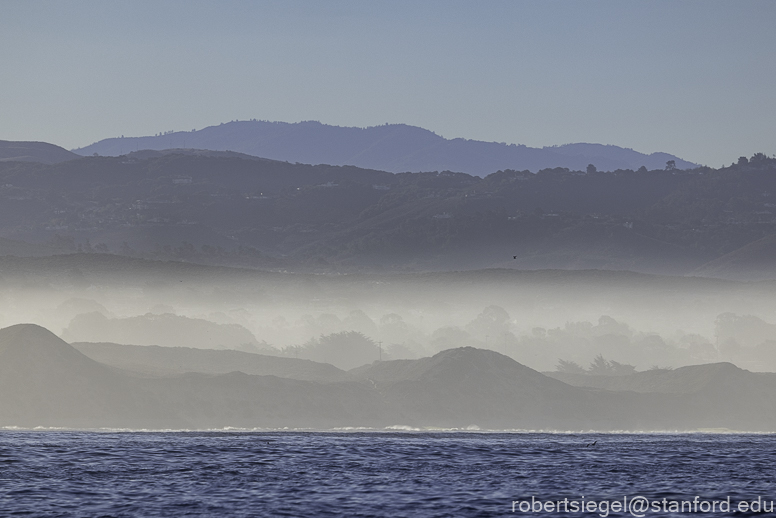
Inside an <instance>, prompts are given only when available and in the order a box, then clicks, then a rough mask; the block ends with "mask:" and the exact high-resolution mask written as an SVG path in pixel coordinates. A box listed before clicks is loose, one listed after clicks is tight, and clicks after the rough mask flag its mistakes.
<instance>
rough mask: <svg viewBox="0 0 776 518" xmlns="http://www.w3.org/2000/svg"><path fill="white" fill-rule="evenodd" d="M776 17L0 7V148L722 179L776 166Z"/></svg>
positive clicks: (278, 6) (561, 6)
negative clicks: (299, 151) (338, 128)
mask: <svg viewBox="0 0 776 518" xmlns="http://www.w3.org/2000/svg"><path fill="white" fill-rule="evenodd" d="M774 22H776V2H774V1H772V0H764V1H745V0H735V1H726V2H720V1H715V0H698V1H680V0H670V1H655V0H652V1H649V2H647V1H644V2H635V1H627V0H613V1H584V0H577V1H567V2H556V1H552V0H541V1H484V0H477V1H469V2H455V1H450V0H444V1H418V0H411V1H406V2H405V1H390V2H387V1H375V0H369V1H329V2H313V1H308V2H295V1H288V0H286V1H282V2H281V1H278V2H260V1H245V2H242V1H224V0H219V1H208V2H205V1H195V0H185V1H183V0H182V1H164V0H151V1H144V0H132V1H130V2H113V1H104V0H100V1H64V0H63V1H51V2H38V1H34V0H26V1H23V0H18V1H16V0H0V68H1V69H2V71H3V72H2V81H0V94H1V95H2V103H0V139H5V140H43V141H47V142H52V143H55V144H59V145H61V146H64V147H67V148H74V147H80V146H85V145H88V144H90V143H92V142H94V141H96V140H100V139H102V138H106V137H115V136H119V135H122V134H123V135H125V136H140V135H152V134H155V133H157V132H160V131H167V130H191V129H194V128H196V129H200V128H202V127H205V126H209V125H213V124H218V123H220V122H227V121H229V120H233V119H241V120H244V119H251V118H257V119H265V120H278V121H287V122H296V121H301V120H319V121H321V122H324V123H327V124H335V125H342V126H373V125H378V124H383V123H386V122H391V123H394V122H397V123H398V122H401V123H407V124H412V125H417V126H422V127H424V128H427V129H430V130H432V131H435V132H436V133H438V134H440V135H442V136H445V137H448V138H453V137H465V138H471V139H478V140H488V141H497V142H508V143H518V144H526V145H529V146H546V145H555V144H564V143H569V142H598V143H604V144H616V145H620V146H624V147H631V148H634V149H636V150H638V151H642V152H653V151H666V152H669V153H673V154H676V155H678V156H681V157H682V158H685V159H688V160H692V161H696V162H700V163H704V164H708V165H711V166H715V167H717V166H720V165H722V164H723V163H730V162H732V161H734V160H735V159H736V158H737V157H738V156H740V155H751V154H753V153H755V152H760V151H762V152H765V153H767V154H768V155H771V154H774V153H776V30H774Z"/></svg>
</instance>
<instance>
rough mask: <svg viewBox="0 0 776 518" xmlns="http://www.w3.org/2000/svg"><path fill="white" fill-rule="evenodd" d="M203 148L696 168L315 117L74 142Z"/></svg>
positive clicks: (462, 163) (425, 160)
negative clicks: (322, 120)
mask: <svg viewBox="0 0 776 518" xmlns="http://www.w3.org/2000/svg"><path fill="white" fill-rule="evenodd" d="M169 148H199V149H207V150H213V151H236V152H240V153H246V154H248V155H254V156H260V157H265V158H271V159H274V160H283V161H287V162H301V163H304V164H330V165H354V166H357V167H364V168H367V169H379V170H381V171H390V172H393V173H403V172H406V171H411V172H420V171H456V172H464V173H469V174H474V175H477V176H485V175H487V174H490V173H494V172H496V171H498V170H500V169H519V170H523V169H528V170H530V171H533V172H536V171H538V170H540V169H545V168H553V167H568V168H570V169H582V170H584V169H585V168H586V167H587V165H588V164H591V163H592V164H593V165H595V166H596V167H597V168H598V169H600V170H605V171H614V170H615V169H638V168H639V167H641V166H645V167H647V168H648V169H658V168H662V167H663V166H665V164H666V162H667V161H668V160H673V161H674V162H675V163H676V165H677V167H679V168H680V169H690V168H693V167H696V164H692V163H690V162H687V161H685V160H682V159H680V158H678V157H676V156H673V155H669V154H667V153H652V154H650V155H645V154H643V153H639V152H637V151H633V150H632V149H624V148H621V147H617V146H604V145H600V144H567V145H564V146H553V147H544V148H531V147H528V146H522V145H520V146H517V145H514V144H512V145H507V144H505V143H497V142H482V141H478V140H467V139H462V138H456V139H452V140H451V139H446V138H444V137H441V136H439V135H437V134H435V133H433V132H431V131H428V130H425V129H423V128H418V127H415V126H407V125H406V124H386V125H384V126H374V127H369V128H345V127H338V126H329V125H326V124H321V123H319V122H314V121H306V122H299V123H295V124H289V123H285V122H267V121H234V122H230V123H227V124H221V125H219V126H210V127H207V128H204V129H202V130H199V131H191V132H188V131H181V132H173V133H167V134H165V135H158V136H155V137H135V138H110V139H105V140H101V141H99V142H96V143H94V144H92V145H90V146H86V147H83V148H81V149H76V150H75V151H76V152H77V153H79V154H81V155H91V154H92V153H99V154H100V155H106V156H118V155H124V154H126V153H129V152H130V151H135V150H141V149H149V150H165V149H169Z"/></svg>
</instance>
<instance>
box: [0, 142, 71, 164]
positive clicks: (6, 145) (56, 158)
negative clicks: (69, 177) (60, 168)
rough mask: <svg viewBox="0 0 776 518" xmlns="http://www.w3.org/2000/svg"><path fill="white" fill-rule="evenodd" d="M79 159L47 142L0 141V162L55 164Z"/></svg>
mask: <svg viewBox="0 0 776 518" xmlns="http://www.w3.org/2000/svg"><path fill="white" fill-rule="evenodd" d="M76 158H80V155H76V154H75V153H73V152H71V151H68V150H67V149H65V148H62V147H59V146H55V145H54V144H49V143H47V142H18V141H11V140H0V162H41V163H44V164H56V163H59V162H66V161H68V160H74V159H76Z"/></svg>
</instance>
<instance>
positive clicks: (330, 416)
mask: <svg viewBox="0 0 776 518" xmlns="http://www.w3.org/2000/svg"><path fill="white" fill-rule="evenodd" d="M365 389H366V390H365ZM390 417H391V414H390V412H388V411H387V410H386V408H385V405H384V404H382V403H381V401H380V399H379V397H378V395H377V394H376V393H375V392H373V391H370V390H368V387H365V386H364V384H363V383H358V382H349V383H348V382H346V383H330V384H322V383H311V382H305V381H299V380H294V379H285V378H278V377H276V376H251V375H248V374H244V373H241V372H232V373H229V374H223V375H207V374H197V373H191V374H186V375H183V376H174V377H168V378H147V377H137V376H134V375H132V374H131V373H130V372H127V371H121V370H118V369H115V368H112V367H108V366H107V365H103V364H101V363H98V362H96V361H94V360H92V359H90V358H88V357H87V356H85V355H84V354H82V353H80V352H78V351H77V350H76V349H75V348H74V347H72V346H70V345H69V344H67V343H66V342H64V341H62V340H61V339H59V338H57V337H56V336H55V335H53V334H52V333H50V332H49V331H47V330H46V329H44V328H42V327H39V326H36V325H31V324H20V325H16V326H12V327H9V328H5V329H2V330H0V426H20V427H25V428H31V427H36V426H57V427H60V426H61V427H69V428H99V427H122V428H177V429H181V428H209V427H228V426H239V427H273V428H276V427H283V426H292V427H299V426H303V427H316V428H331V427H334V426H369V425H372V426H375V425H384V424H386V423H387V422H390V421H387V420H389V419H390Z"/></svg>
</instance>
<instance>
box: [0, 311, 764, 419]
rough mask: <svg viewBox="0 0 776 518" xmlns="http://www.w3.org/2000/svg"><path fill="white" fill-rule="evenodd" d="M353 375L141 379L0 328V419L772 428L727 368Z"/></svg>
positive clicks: (481, 359)
mask: <svg viewBox="0 0 776 518" xmlns="http://www.w3.org/2000/svg"><path fill="white" fill-rule="evenodd" d="M699 373H700V374H699ZM353 375H354V376H356V377H359V378H361V381H350V382H349V381H345V382H332V383H316V382H310V381H302V380H295V379H288V378H279V377H277V376H257V375H250V374H245V373H243V372H230V373H227V374H219V375H210V374H204V373H187V374H184V375H179V376H170V377H156V378H150V377H147V376H145V377H139V376H137V375H133V374H132V373H130V372H128V371H122V370H119V369H116V368H112V367H108V366H107V365H103V364H100V363H97V362H95V361H94V360H92V359H90V358H88V357H87V356H85V355H83V354H82V353H80V352H78V351H77V350H76V349H75V348H74V347H72V346H70V345H68V344H67V343H65V342H63V341H62V340H60V339H59V338H57V337H56V336H54V335H53V334H51V333H50V332H48V331H47V330H45V329H43V328H41V327H39V326H35V325H30V324H23V325H17V326H12V327H9V328H6V329H2V330H0V426H5V427H9V426H19V427H25V428H31V427H36V426H49V427H50V426H59V427H69V428H99V427H124V428H177V429H181V428H223V427H247V428H283V427H305V428H318V429H327V428H335V427H359V426H361V427H363V426H366V427H378V428H379V427H386V426H390V425H407V426H415V427H456V428H462V427H469V426H478V427H481V428H489V429H514V428H521V429H554V430H672V429H676V430H693V429H698V428H729V429H735V430H750V431H774V430H776V385H775V384H774V383H773V381H772V379H771V378H768V377H765V376H758V375H755V374H752V373H749V372H747V371H743V370H740V369H737V368H736V367H733V366H730V365H728V366H726V365H722V366H700V367H694V368H693V369H690V370H677V371H676V373H675V376H677V377H678V378H683V377H685V376H686V377H687V379H679V380H674V381H672V383H673V384H674V386H676V387H686V390H689V392H686V391H683V392H676V389H672V390H674V391H673V392H672V393H668V394H666V393H661V392H654V391H653V392H646V393H637V392H632V391H608V390H601V389H593V388H582V387H573V386H571V385H567V384H565V383H563V382H561V381H558V380H555V379H552V378H550V377H548V376H545V375H543V374H541V373H539V372H536V371H534V370H532V369H529V368H527V367H525V366H523V365H521V364H519V363H517V362H515V361H514V360H512V359H510V358H508V357H506V356H503V355H500V354H498V353H495V352H492V351H486V350H479V349H473V348H468V347H467V348H461V349H450V350H447V351H443V352H441V353H439V354H437V355H435V356H433V357H431V358H423V359H421V360H413V361H400V362H383V363H376V364H373V365H371V366H367V367H362V368H359V369H356V370H355V371H353ZM699 380H700V381H699ZM683 390H684V389H683Z"/></svg>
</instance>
